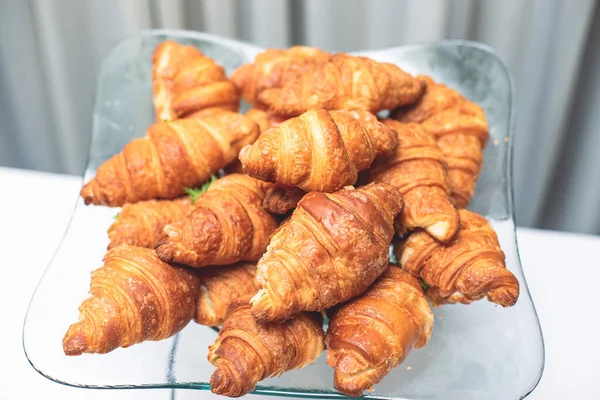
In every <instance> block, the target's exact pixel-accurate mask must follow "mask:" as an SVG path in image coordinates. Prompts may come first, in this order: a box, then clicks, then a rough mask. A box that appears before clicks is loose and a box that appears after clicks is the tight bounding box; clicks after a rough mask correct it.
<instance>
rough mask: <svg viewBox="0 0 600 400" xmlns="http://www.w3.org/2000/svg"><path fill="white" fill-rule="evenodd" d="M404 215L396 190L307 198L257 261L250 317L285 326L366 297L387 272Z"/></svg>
mask: <svg viewBox="0 0 600 400" xmlns="http://www.w3.org/2000/svg"><path fill="white" fill-rule="evenodd" d="M401 209H402V198H401V195H400V193H399V191H398V190H397V189H395V188H393V187H391V186H388V185H384V184H370V185H367V186H363V187H360V188H358V189H354V188H353V187H346V188H344V189H342V190H339V191H337V192H335V193H329V194H328V193H321V192H311V193H308V194H307V195H306V196H304V197H303V198H302V200H300V202H299V203H298V207H297V208H296V209H295V210H294V212H293V213H292V216H291V217H290V219H289V220H287V221H285V222H283V223H282V225H281V226H280V227H279V228H278V229H277V231H275V233H274V234H273V235H272V236H271V242H270V243H269V247H268V248H267V252H266V253H265V254H264V255H263V257H262V258H261V259H260V261H259V262H258V266H257V269H258V270H257V273H256V278H255V280H256V283H257V284H258V285H259V286H260V288H261V290H260V291H259V292H258V293H257V294H256V295H255V296H254V297H252V300H251V304H252V314H253V315H254V317H255V318H257V319H258V320H259V321H284V320H286V319H289V318H291V317H292V316H293V315H295V314H297V313H298V312H301V311H323V310H326V309H327V308H330V307H333V306H334V305H336V304H338V303H341V302H343V301H346V300H349V299H351V298H352V297H354V296H357V295H359V294H361V293H363V292H364V291H365V290H366V289H367V288H368V287H369V286H370V285H371V283H373V282H374V281H375V279H377V278H378V277H379V275H381V274H382V273H383V271H385V269H386V268H387V266H388V261H389V255H388V248H389V245H390V242H391V240H392V236H393V235H394V225H393V221H394V217H395V216H396V215H397V214H398V213H399V212H400V210H401Z"/></svg>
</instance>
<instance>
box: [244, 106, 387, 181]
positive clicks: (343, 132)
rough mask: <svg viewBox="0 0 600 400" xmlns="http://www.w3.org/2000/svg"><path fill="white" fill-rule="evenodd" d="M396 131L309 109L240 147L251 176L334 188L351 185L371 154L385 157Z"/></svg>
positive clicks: (344, 114)
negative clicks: (251, 142) (249, 143)
mask: <svg viewBox="0 0 600 400" xmlns="http://www.w3.org/2000/svg"><path fill="white" fill-rule="evenodd" d="M396 143H397V135H396V132H394V131H393V130H392V129H390V128H388V127H386V126H385V125H383V124H382V123H380V122H378V121H372V122H361V121H359V120H358V119H356V118H354V117H353V116H352V114H350V113H348V112H346V111H325V110H310V111H308V112H306V113H304V114H302V115H301V116H300V117H298V118H292V119H289V120H287V121H285V122H283V123H282V124H280V125H279V126H277V127H275V128H272V129H269V130H268V131H267V132H265V133H263V134H261V135H260V137H259V138H258V139H257V141H256V142H255V143H254V144H253V145H252V146H247V147H245V148H244V149H242V151H241V152H240V155H239V158H240V161H241V162H242V166H243V168H244V172H246V173H247V174H248V175H251V176H254V177H255V178H258V179H261V180H264V181H269V182H278V183H282V184H285V185H290V186H297V187H299V188H301V189H303V190H305V191H307V192H308V191H313V190H318V191H322V192H333V191H336V190H338V189H341V188H342V187H344V186H346V185H352V184H354V183H355V182H356V180H357V178H358V172H359V171H361V170H364V169H367V168H369V166H370V165H371V163H372V162H373V161H374V160H375V158H376V157H380V158H384V157H388V156H390V155H391V154H392V153H393V152H394V149H395V148H396Z"/></svg>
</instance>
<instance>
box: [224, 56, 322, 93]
mask: <svg viewBox="0 0 600 400" xmlns="http://www.w3.org/2000/svg"><path fill="white" fill-rule="evenodd" d="M329 57H330V55H329V54H328V53H326V52H324V51H322V50H319V49H316V48H314V47H306V46H293V47H290V48H289V49H287V50H279V49H267V50H265V51H264V52H262V53H260V54H258V55H257V56H256V58H255V60H254V63H252V64H244V65H242V66H241V67H240V68H238V69H237V70H235V71H234V72H233V74H231V81H232V82H233V83H234V85H235V86H237V87H238V89H239V90H240V91H241V93H242V96H243V97H244V99H245V100H246V101H247V102H248V103H250V104H255V103H256V98H257V96H258V94H259V93H260V92H261V91H263V90H264V89H268V88H272V87H279V86H281V85H282V84H283V83H284V82H285V80H286V79H287V77H288V76H290V75H293V74H294V73H295V72H297V71H303V70H304V69H306V67H307V66H310V65H311V64H314V63H316V62H319V61H326V60H328V59H329Z"/></svg>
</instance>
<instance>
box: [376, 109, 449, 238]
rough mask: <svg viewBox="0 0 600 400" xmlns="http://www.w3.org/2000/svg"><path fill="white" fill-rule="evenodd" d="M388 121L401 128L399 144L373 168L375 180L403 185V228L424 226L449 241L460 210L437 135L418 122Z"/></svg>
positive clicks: (394, 127)
mask: <svg viewBox="0 0 600 400" xmlns="http://www.w3.org/2000/svg"><path fill="white" fill-rule="evenodd" d="M384 122H385V124H386V125H388V126H389V127H390V128H392V129H394V130H395V131H396V132H398V147H397V148H396V152H395V153H394V155H393V156H392V157H390V158H389V159H387V160H383V161H382V162H381V163H379V164H378V165H377V166H376V167H374V168H372V169H371V170H370V171H369V175H370V179H371V181H373V182H381V183H387V184H390V185H392V186H395V187H397V188H399V189H400V191H401V193H402V196H403V200H404V209H403V210H402V213H401V214H400V227H401V228H402V230H413V229H415V228H424V229H425V230H426V231H427V232H428V233H429V234H430V235H432V236H433V237H435V238H436V239H437V240H440V241H442V242H446V241H448V240H449V239H450V238H451V237H452V236H454V234H455V233H456V230H457V229H458V224H459V220H458V212H457V211H456V209H455V208H454V206H453V205H452V203H451V201H450V188H449V186H448V175H447V173H446V168H447V166H446V163H445V161H444V159H443V156H442V153H441V151H440V149H439V147H438V145H437V143H436V141H435V138H434V137H433V136H432V135H430V134H429V133H427V132H426V131H425V130H424V129H423V128H422V127H421V126H420V125H418V124H413V123H410V124H403V123H400V122H398V121H394V120H386V121H384ZM401 233H404V232H401Z"/></svg>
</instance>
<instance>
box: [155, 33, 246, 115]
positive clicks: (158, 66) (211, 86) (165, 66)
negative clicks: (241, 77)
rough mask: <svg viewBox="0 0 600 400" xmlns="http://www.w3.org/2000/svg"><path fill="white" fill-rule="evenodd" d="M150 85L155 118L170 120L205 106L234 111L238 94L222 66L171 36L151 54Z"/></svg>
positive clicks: (237, 102)
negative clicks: (152, 92) (172, 38)
mask: <svg viewBox="0 0 600 400" xmlns="http://www.w3.org/2000/svg"><path fill="white" fill-rule="evenodd" d="M152 86H153V90H154V107H155V109H156V119H157V120H158V121H165V120H168V121H171V120H174V119H177V118H183V117H185V116H187V115H188V114H191V113H194V112H196V111H199V110H202V109H204V108H209V107H218V108H222V109H225V110H229V111H237V109H238V107H239V103H240V96H239V94H238V92H237V89H236V88H235V86H234V85H233V83H231V82H229V81H228V80H227V77H226V76H225V71H224V70H223V67H221V66H220V65H218V64H217V63H216V62H215V61H214V60H213V59H212V58H210V57H207V56H205V55H204V54H202V53H201V52H200V50H198V49H196V48H195V47H193V46H184V45H181V44H179V43H177V42H174V41H172V40H166V41H164V42H162V43H161V44H159V45H158V46H157V47H156V49H155V50H154V54H153V55H152Z"/></svg>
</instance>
